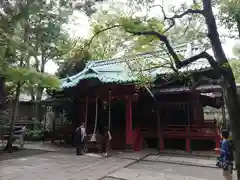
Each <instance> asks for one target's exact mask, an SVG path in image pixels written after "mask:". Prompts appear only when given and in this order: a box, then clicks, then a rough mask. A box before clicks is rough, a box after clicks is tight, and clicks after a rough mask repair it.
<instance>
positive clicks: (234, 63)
mask: <svg viewBox="0 0 240 180" xmlns="http://www.w3.org/2000/svg"><path fill="white" fill-rule="evenodd" d="M229 63H230V66H231V68H232V71H233V74H234V77H235V81H236V82H237V83H240V61H239V60H230V61H229Z"/></svg>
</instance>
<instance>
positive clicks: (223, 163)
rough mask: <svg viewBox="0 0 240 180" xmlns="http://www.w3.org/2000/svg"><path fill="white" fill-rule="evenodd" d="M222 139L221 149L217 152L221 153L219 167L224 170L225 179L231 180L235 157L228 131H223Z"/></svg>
mask: <svg viewBox="0 0 240 180" xmlns="http://www.w3.org/2000/svg"><path fill="white" fill-rule="evenodd" d="M222 138H223V140H222V142H221V148H220V149H219V148H216V149H215V150H217V151H220V161H219V167H221V168H222V169H223V177H224V178H225V179H226V180H231V179H232V170H233V160H234V157H233V147H232V143H231V142H230V141H229V140H228V138H229V132H228V131H227V130H223V131H222Z"/></svg>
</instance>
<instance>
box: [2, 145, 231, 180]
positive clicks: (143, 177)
mask: <svg viewBox="0 0 240 180" xmlns="http://www.w3.org/2000/svg"><path fill="white" fill-rule="evenodd" d="M25 147H26V148H28V149H27V150H24V151H19V152H16V153H13V154H7V155H6V156H5V155H4V156H2V157H1V155H0V180H10V179H11V180H30V179H31V180H32V179H36V180H42V179H44V180H50V179H51V180H52V179H54V178H58V179H59V180H98V179H102V180H135V179H136V180H183V179H185V180H187V179H189V180H216V179H218V180H222V176H221V169H217V168H209V167H211V166H215V163H216V161H215V158H214V159H213V158H205V159H204V158H202V157H193V156H181V155H169V154H165V155H164V154H158V152H157V151H156V150H151V149H150V150H144V151H140V152H134V153H127V152H115V151H114V152H113V153H112V156H111V157H108V158H105V157H102V156H100V155H96V154H86V155H84V156H75V152H74V149H73V148H62V147H60V148H59V147H57V146H54V145H51V144H49V143H44V144H42V143H31V144H30V143H29V144H27V145H26V146H25ZM39 149H41V150H39ZM24 153H25V155H24ZM26 153H27V155H26ZM11 155H12V157H10V156H11ZM6 159H7V160H6ZM200 166H201V167H200ZM234 173H235V172H234ZM234 180H235V179H234Z"/></svg>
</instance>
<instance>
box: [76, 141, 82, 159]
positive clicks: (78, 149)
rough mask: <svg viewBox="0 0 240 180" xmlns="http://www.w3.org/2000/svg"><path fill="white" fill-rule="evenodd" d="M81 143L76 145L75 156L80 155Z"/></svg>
mask: <svg viewBox="0 0 240 180" xmlns="http://www.w3.org/2000/svg"><path fill="white" fill-rule="evenodd" d="M82 150H83V143H78V144H76V154H77V156H79V155H82Z"/></svg>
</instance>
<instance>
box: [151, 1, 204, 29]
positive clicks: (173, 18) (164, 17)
mask: <svg viewBox="0 0 240 180" xmlns="http://www.w3.org/2000/svg"><path fill="white" fill-rule="evenodd" d="M153 7H160V8H161V9H162V13H163V20H164V21H165V20H168V21H170V26H169V27H168V28H166V29H165V31H164V32H167V31H168V30H169V29H171V28H172V27H173V26H174V25H175V19H180V18H182V17H184V16H186V15H189V14H201V15H203V10H200V9H187V10H186V11H184V12H182V13H181V14H175V15H173V16H172V17H167V15H166V13H165V11H164V8H163V6H162V5H159V4H157V5H153V6H151V7H150V8H153Z"/></svg>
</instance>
